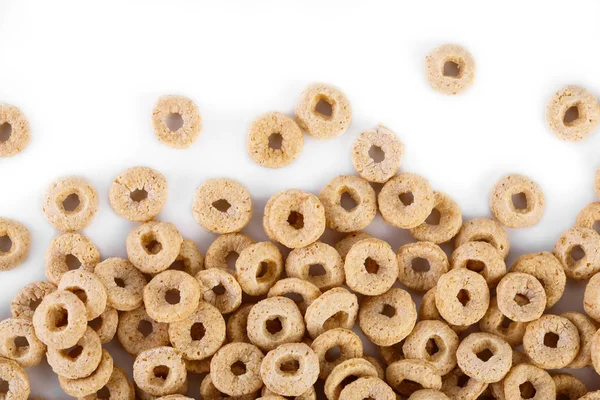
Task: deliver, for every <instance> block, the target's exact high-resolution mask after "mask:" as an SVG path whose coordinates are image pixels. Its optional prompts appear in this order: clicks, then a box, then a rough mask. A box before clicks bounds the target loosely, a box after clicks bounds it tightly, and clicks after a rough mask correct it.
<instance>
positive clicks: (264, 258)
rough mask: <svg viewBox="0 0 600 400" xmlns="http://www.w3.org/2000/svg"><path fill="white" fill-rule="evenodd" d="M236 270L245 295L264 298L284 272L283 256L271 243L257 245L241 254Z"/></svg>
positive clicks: (249, 247)
mask: <svg viewBox="0 0 600 400" xmlns="http://www.w3.org/2000/svg"><path fill="white" fill-rule="evenodd" d="M235 270H236V272H235V277H236V278H237V281H238V283H239V284H240V286H241V288H242V290H243V291H244V293H246V294H248V295H250V296H262V295H265V294H267V292H268V291H269V289H271V287H272V286H273V285H274V284H275V283H276V282H277V281H278V280H279V278H280V276H281V273H282V272H283V255H282V254H281V251H279V248H278V247H277V246H275V245H274V244H273V243H271V242H260V243H255V244H252V245H250V246H248V247H246V248H245V249H244V250H243V251H242V252H241V253H240V255H239V257H238V259H237V261H236V262H235Z"/></svg>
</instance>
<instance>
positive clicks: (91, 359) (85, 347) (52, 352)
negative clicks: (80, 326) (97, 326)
mask: <svg viewBox="0 0 600 400" xmlns="http://www.w3.org/2000/svg"><path fill="white" fill-rule="evenodd" d="M46 356H47V357H48V364H50V367H52V371H54V373H55V374H57V375H60V376H62V377H64V378H69V379H79V378H85V377H86V376H90V375H91V374H92V373H93V372H94V371H95V370H96V368H98V365H99V364H100V360H101V359H102V344H101V343H100V338H99V337H98V334H97V333H96V332H95V331H94V330H93V329H92V328H89V327H88V328H87V329H86V331H85V333H84V335H83V336H82V337H81V339H79V341H78V342H77V344H76V345H75V346H73V347H71V348H70V349H65V350H57V349H54V348H52V347H50V348H48V353H47V354H46Z"/></svg>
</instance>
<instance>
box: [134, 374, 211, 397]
mask: <svg viewBox="0 0 600 400" xmlns="http://www.w3.org/2000/svg"><path fill="white" fill-rule="evenodd" d="M133 386H134V388H135V394H136V399H138V400H157V399H159V398H160V397H159V396H154V395H151V394H150V393H146V392H144V391H143V390H142V389H140V388H139V387H138V386H137V385H136V384H135V382H134V385H133ZM188 391H189V382H188V379H187V378H186V379H185V380H184V381H183V384H182V385H181V386H180V387H179V389H177V390H176V391H175V392H174V394H176V395H184V394H186V393H187V392H188ZM167 396H170V395H167ZM205 399H208V398H207V397H205ZM215 400H221V399H215Z"/></svg>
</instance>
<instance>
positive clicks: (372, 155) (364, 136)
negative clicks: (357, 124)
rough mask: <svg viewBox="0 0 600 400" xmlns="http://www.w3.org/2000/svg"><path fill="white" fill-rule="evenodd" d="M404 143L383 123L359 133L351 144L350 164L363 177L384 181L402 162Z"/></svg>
mask: <svg viewBox="0 0 600 400" xmlns="http://www.w3.org/2000/svg"><path fill="white" fill-rule="evenodd" d="M403 156H404V144H402V142H401V141H400V139H398V137H397V136H396V134H395V133H394V132H392V131H391V130H389V129H388V128H386V127H385V126H383V125H378V126H377V128H376V129H369V130H366V131H364V132H363V133H361V134H360V135H359V136H358V137H357V138H356V139H355V140H354V144H353V145H352V154H351V158H352V164H353V165H354V169H356V172H358V174H359V175H360V176H362V177H363V179H366V180H367V181H369V182H379V183H385V182H387V181H388V180H389V179H390V178H391V177H393V176H394V175H396V173H397V172H398V170H399V169H400V165H401V164H402V158H403Z"/></svg>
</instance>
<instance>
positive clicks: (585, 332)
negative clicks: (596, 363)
mask: <svg viewBox="0 0 600 400" xmlns="http://www.w3.org/2000/svg"><path fill="white" fill-rule="evenodd" d="M560 316H561V317H563V318H566V319H568V320H569V321H571V323H572V324H573V325H575V327H576V328H577V331H578V332H579V352H578V353H577V356H575V358H574V359H573V361H571V362H570V363H569V364H568V365H567V368H574V369H577V368H584V367H587V366H588V365H590V364H591V363H592V354H591V348H592V338H593V337H594V334H595V333H596V330H597V329H596V325H595V324H594V323H593V322H592V321H591V320H590V319H589V318H588V317H586V316H585V315H583V314H582V313H578V312H574V311H573V312H566V313H562V314H560Z"/></svg>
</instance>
